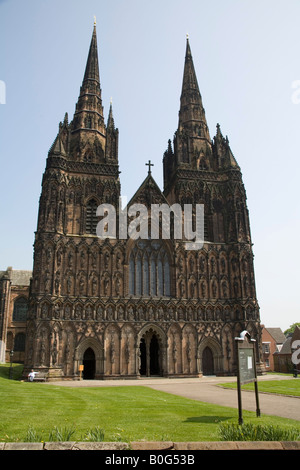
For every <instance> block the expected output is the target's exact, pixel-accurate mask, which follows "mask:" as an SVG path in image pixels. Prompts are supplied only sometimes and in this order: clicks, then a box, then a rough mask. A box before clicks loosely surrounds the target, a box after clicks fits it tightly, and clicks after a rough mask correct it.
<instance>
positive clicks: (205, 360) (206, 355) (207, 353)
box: [202, 346, 214, 375]
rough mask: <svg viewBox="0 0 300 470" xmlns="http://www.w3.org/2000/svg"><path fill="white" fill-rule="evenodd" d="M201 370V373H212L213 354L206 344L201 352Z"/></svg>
mask: <svg viewBox="0 0 300 470" xmlns="http://www.w3.org/2000/svg"><path fill="white" fill-rule="evenodd" d="M202 372H203V375H214V356H213V353H212V350H211V349H210V348H209V347H208V346H207V347H206V348H205V349H204V351H203V354H202Z"/></svg>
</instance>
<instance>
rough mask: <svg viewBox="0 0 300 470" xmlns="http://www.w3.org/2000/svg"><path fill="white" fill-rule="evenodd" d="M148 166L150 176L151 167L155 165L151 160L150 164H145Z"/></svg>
mask: <svg viewBox="0 0 300 470" xmlns="http://www.w3.org/2000/svg"><path fill="white" fill-rule="evenodd" d="M145 165H146V166H148V175H150V174H151V166H154V163H151V160H149V161H148V163H145Z"/></svg>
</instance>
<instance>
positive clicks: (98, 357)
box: [74, 337, 104, 378]
mask: <svg viewBox="0 0 300 470" xmlns="http://www.w3.org/2000/svg"><path fill="white" fill-rule="evenodd" d="M89 348H91V349H92V351H93V352H94V355H95V378H97V377H99V378H100V377H102V376H103V372H104V349H103V343H102V341H101V340H100V339H99V338H95V337H82V338H81V340H80V341H79V343H78V344H77V345H76V348H75V351H74V374H75V375H76V376H79V366H80V365H83V358H84V353H85V352H86V351H87V350H88V349H89Z"/></svg>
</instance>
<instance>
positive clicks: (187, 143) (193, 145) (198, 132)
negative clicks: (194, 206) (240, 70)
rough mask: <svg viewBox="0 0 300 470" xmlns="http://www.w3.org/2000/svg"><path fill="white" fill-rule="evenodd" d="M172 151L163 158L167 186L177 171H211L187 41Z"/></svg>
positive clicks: (202, 115) (169, 147)
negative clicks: (182, 169)
mask: <svg viewBox="0 0 300 470" xmlns="http://www.w3.org/2000/svg"><path fill="white" fill-rule="evenodd" d="M173 144H174V150H172V147H171V145H170V142H169V146H168V150H167V152H166V153H165V155H164V169H165V178H164V180H165V184H166V186H169V185H170V182H171V175H175V172H176V170H177V169H178V168H184V169H185V170H191V171H195V170H209V169H210V168H211V164H212V161H211V155H212V142H211V139H210V135H209V130H208V126H207V122H206V117H205V110H204V107H203V103H202V97H201V93H200V90H199V85H198V81H197V76H196V72H195V67H194V63H193V57H192V53H191V47H190V43H189V39H188V38H187V41H186V53H185V61H184V70H183V81H182V89H181V96H180V109H179V120H178V128H177V131H176V132H175V135H174V142H173Z"/></svg>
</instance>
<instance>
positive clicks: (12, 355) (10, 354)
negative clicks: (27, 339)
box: [9, 350, 14, 379]
mask: <svg viewBox="0 0 300 470" xmlns="http://www.w3.org/2000/svg"><path fill="white" fill-rule="evenodd" d="M9 356H10V368H9V378H10V379H12V360H13V357H14V352H13V350H11V351H10V353H9Z"/></svg>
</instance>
